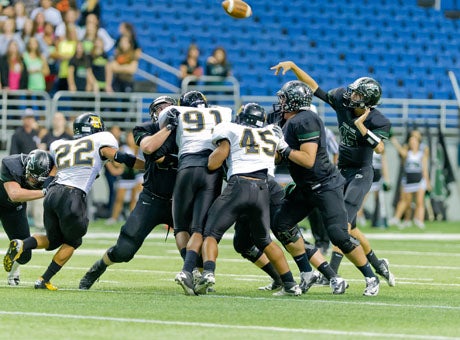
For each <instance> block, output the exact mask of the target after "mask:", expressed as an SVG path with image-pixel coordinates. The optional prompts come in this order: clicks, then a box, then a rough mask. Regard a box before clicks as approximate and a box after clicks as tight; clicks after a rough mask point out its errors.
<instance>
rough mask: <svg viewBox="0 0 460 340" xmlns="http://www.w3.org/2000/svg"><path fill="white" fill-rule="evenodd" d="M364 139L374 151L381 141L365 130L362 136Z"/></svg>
mask: <svg viewBox="0 0 460 340" xmlns="http://www.w3.org/2000/svg"><path fill="white" fill-rule="evenodd" d="M364 138H366V142H367V143H368V144H369V145H370V146H371V147H372V149H374V148H375V147H376V146H377V145H379V143H380V141H381V139H380V138H379V137H377V136H376V135H375V134H374V133H373V132H372V131H371V130H369V129H368V130H367V132H366V134H365V135H364Z"/></svg>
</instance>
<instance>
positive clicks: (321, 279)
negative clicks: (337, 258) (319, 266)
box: [315, 274, 330, 286]
mask: <svg viewBox="0 0 460 340" xmlns="http://www.w3.org/2000/svg"><path fill="white" fill-rule="evenodd" d="M315 284H316V285H318V286H329V285H330V282H329V280H328V279H327V277H325V276H324V275H323V274H320V275H319V278H318V280H317V281H316V283H315Z"/></svg>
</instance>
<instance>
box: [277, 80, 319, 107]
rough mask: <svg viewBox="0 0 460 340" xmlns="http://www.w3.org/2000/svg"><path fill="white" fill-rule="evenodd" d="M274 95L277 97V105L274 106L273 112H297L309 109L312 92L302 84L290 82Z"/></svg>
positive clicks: (294, 81) (296, 81) (295, 81)
mask: <svg viewBox="0 0 460 340" xmlns="http://www.w3.org/2000/svg"><path fill="white" fill-rule="evenodd" d="M276 95H277V96H278V105H277V106H275V105H274V109H275V111H278V110H279V111H280V112H282V113H284V112H297V111H300V109H302V108H308V107H310V104H311V101H312V98H313V91H312V90H311V88H310V87H309V86H308V85H307V84H305V83H304V82H302V81H300V80H291V81H288V82H287V83H286V84H284V85H283V87H282V88H281V90H279V91H278V92H277V93H276Z"/></svg>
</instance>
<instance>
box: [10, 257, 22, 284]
mask: <svg viewBox="0 0 460 340" xmlns="http://www.w3.org/2000/svg"><path fill="white" fill-rule="evenodd" d="M19 274H20V273H19V263H18V262H17V261H14V263H13V266H12V268H11V271H10V272H9V273H8V285H9V286H17V285H19V282H20V279H19Z"/></svg>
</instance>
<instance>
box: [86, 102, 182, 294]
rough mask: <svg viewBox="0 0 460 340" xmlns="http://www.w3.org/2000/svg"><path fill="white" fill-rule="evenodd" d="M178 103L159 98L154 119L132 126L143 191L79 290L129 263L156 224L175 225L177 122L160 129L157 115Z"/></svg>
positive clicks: (152, 113) (153, 107)
mask: <svg viewBox="0 0 460 340" xmlns="http://www.w3.org/2000/svg"><path fill="white" fill-rule="evenodd" d="M175 104H176V101H175V100H174V99H173V98H171V97H169V96H161V97H158V98H157V99H155V100H154V101H153V102H152V104H151V105H150V117H151V118H152V122H149V123H145V124H141V125H138V126H136V127H135V128H134V129H133V134H134V139H135V141H136V144H137V145H139V147H140V148H141V150H142V152H143V154H144V158H145V172H144V183H143V190H142V192H141V193H140V195H139V199H138V201H137V204H136V206H135V207H134V209H133V211H132V212H131V214H130V215H129V217H128V219H127V220H126V223H125V224H124V225H123V226H122V227H121V230H120V235H119V236H118V239H117V242H116V244H115V245H114V246H112V247H110V248H109V249H108V250H107V251H106V252H105V254H104V255H103V256H102V258H101V259H99V260H98V261H96V262H95V263H94V264H93V266H92V267H91V268H90V269H89V270H88V271H87V272H86V274H85V275H84V276H83V278H82V279H81V280H80V285H79V288H80V289H83V290H87V289H90V288H91V286H92V285H93V284H94V282H95V281H96V280H97V279H99V277H100V276H101V275H102V274H103V273H104V272H105V270H106V269H107V266H110V265H112V264H114V263H120V262H129V261H130V260H131V259H132V258H133V257H134V255H135V254H136V253H137V251H138V250H139V248H140V247H141V246H142V243H143V242H144V240H145V238H146V237H147V236H148V234H150V232H151V231H152V230H153V228H154V227H155V226H157V225H158V224H162V223H165V224H167V225H173V220H172V201H171V199H172V191H173V188H174V182H175V180H176V172H177V146H176V141H175V127H176V125H175V124H173V125H171V126H169V127H168V126H165V127H163V128H161V129H160V127H159V125H158V122H157V118H158V113H159V112H160V111H161V110H163V109H164V108H165V107H168V106H171V105H175ZM174 119H175V117H174Z"/></svg>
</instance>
